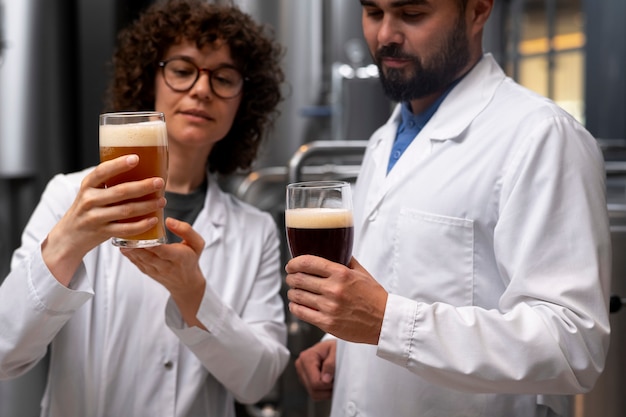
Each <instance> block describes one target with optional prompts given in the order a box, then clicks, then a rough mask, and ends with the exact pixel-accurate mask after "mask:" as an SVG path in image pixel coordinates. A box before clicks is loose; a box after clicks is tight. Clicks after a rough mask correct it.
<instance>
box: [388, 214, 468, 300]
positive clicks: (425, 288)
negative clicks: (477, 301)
mask: <svg viewBox="0 0 626 417" xmlns="http://www.w3.org/2000/svg"><path fill="white" fill-rule="evenodd" d="M393 239H394V241H393V247H394V250H393V254H394V259H393V266H392V268H393V270H392V271H393V272H392V274H391V275H392V276H391V282H390V283H389V284H390V288H389V290H390V292H392V293H395V294H398V295H401V296H403V297H408V298H411V299H414V300H417V301H423V302H426V303H433V302H437V301H441V302H446V303H450V304H454V305H457V306H461V305H471V304H472V301H473V297H472V295H473V285H474V222H473V221H472V220H468V219H461V218H456V217H447V216H442V215H438V214H433V213H426V212H421V211H416V210H411V209H408V208H403V209H401V210H400V215H399V217H398V221H397V223H396V230H395V233H394V234H393Z"/></svg>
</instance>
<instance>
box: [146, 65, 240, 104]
mask: <svg viewBox="0 0 626 417" xmlns="http://www.w3.org/2000/svg"><path fill="white" fill-rule="evenodd" d="M174 60H182V61H185V62H187V63H189V64H191V65H193V66H194V67H196V70H197V72H196V79H195V80H193V82H192V83H191V85H190V86H189V87H188V88H185V89H180V88H174V87H172V86H171V85H170V84H169V83H168V82H167V77H165V66H166V65H167V63H168V62H170V61H174ZM158 65H159V68H161V74H162V75H163V81H165V85H167V86H168V87H169V88H170V89H171V90H172V91H176V92H177V93H186V92H187V91H189V90H191V89H192V88H193V87H194V86H195V85H196V83H197V82H198V80H199V79H200V74H201V73H203V72H206V73H207V76H208V77H209V88H210V89H211V92H212V93H213V94H215V95H216V96H217V97H219V98H221V99H224V100H228V99H231V98H235V97H238V96H239V95H241V93H242V92H243V85H244V84H245V83H246V81H248V80H249V78H248V77H244V76H243V74H241V71H239V69H238V68H237V67H235V66H234V65H229V64H223V65H220V66H218V67H216V68H213V69H210V68H201V67H199V66H198V65H196V63H195V62H193V60H191V59H190V58H187V57H184V56H174V57H171V58H168V59H164V60H162V61H159V64H158ZM221 68H231V69H234V70H235V71H237V72H238V73H239V74H240V75H241V80H242V83H241V88H240V90H239V92H238V93H237V94H235V95H234V96H230V97H224V96H222V95H221V94H218V93H217V92H215V88H213V81H212V80H213V78H212V74H214V73H215V71H217V70H219V69H221Z"/></svg>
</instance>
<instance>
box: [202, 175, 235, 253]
mask: <svg viewBox="0 0 626 417" xmlns="http://www.w3.org/2000/svg"><path fill="white" fill-rule="evenodd" d="M208 187H209V189H208V190H207V195H206V198H205V200H204V207H203V209H202V210H201V211H200V213H199V214H198V218H197V219H196V221H195V222H194V229H195V230H196V231H197V232H198V233H199V234H200V235H201V236H202V238H203V239H204V249H205V250H206V249H207V248H208V247H210V246H211V245H213V244H215V243H216V242H218V241H220V240H221V239H222V235H223V233H224V224H225V223H226V214H227V213H226V202H225V196H224V195H223V192H222V190H221V189H220V187H219V184H218V183H217V181H215V179H214V178H213V177H212V176H211V175H209V186H208Z"/></svg>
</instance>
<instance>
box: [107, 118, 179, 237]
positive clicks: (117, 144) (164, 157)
mask: <svg viewBox="0 0 626 417" xmlns="http://www.w3.org/2000/svg"><path fill="white" fill-rule="evenodd" d="M99 142H100V161H101V162H104V161H108V160H111V159H114V158H117V157H118V156H122V155H128V154H136V155H138V156H139V164H138V165H137V166H136V167H135V168H133V169H131V170H130V171H127V172H124V173H122V174H120V175H117V176H115V177H113V178H111V179H110V180H109V181H107V182H106V184H105V187H112V186H114V185H117V184H121V183H124V182H130V181H139V180H142V179H145V178H151V177H161V178H163V180H166V179H167V163H168V151H167V130H166V128H165V116H164V115H163V113H160V112H149V111H146V112H122V113H104V114H101V115H100V135H99ZM164 193H165V191H164V190H161V192H159V193H153V194H148V195H145V196H143V197H141V198H139V199H132V200H129V201H145V200H150V199H153V198H157V197H161V196H163V194H164ZM143 217H157V218H158V219H159V221H158V222H157V224H156V225H155V226H154V227H152V228H151V229H149V230H147V231H145V232H143V233H141V234H138V235H136V236H129V237H124V238H121V237H114V238H113V239H112V243H113V244H114V245H115V246H122V247H127V248H145V247H150V246H156V245H160V244H162V243H166V235H165V223H164V219H163V209H160V210H158V211H156V212H154V213H149V214H148V215H146V216H142V217H133V218H129V219H125V220H120V221H123V222H135V221H138V220H140V219H141V218H143Z"/></svg>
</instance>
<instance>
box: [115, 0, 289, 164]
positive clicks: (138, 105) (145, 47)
mask: <svg viewBox="0 0 626 417" xmlns="http://www.w3.org/2000/svg"><path fill="white" fill-rule="evenodd" d="M218 39H220V40H225V41H226V43H227V44H228V46H229V47H230V53H231V56H232V58H233V60H234V63H235V65H236V66H237V67H238V68H239V70H240V71H241V73H242V74H243V76H244V77H245V83H244V87H243V91H242V96H241V104H240V106H239V109H238V111H237V114H236V116H235V120H234V122H233V126H232V127H231V129H230V131H229V132H228V133H227V134H226V136H225V137H224V138H223V139H222V140H221V141H219V142H218V143H217V144H216V145H215V146H214V147H213V150H212V152H211V154H210V155H209V158H208V161H207V164H208V169H209V171H210V172H218V173H220V174H230V173H233V172H236V171H237V170H243V171H245V170H249V169H250V167H251V165H252V163H253V162H254V160H255V158H256V156H257V153H258V150H259V147H260V145H261V142H262V140H263V138H264V134H265V133H266V131H267V130H268V129H269V128H270V127H271V126H272V125H273V123H274V121H275V119H276V117H277V116H278V110H277V106H278V103H279V102H280V101H281V100H282V99H283V96H282V92H281V83H282V82H283V81H284V73H283V71H282V68H281V67H280V60H281V58H282V56H283V48H282V46H281V45H279V44H278V43H277V42H276V41H274V39H273V37H272V34H271V33H268V28H267V27H265V26H263V25H260V24H258V23H256V22H255V21H254V20H253V19H252V18H251V17H250V16H249V15H247V14H245V13H243V12H242V11H241V10H239V9H238V8H237V7H236V6H223V5H216V4H211V3H208V2H206V1H201V0H173V1H167V2H157V3H156V4H153V5H152V6H150V7H148V8H147V9H146V10H145V12H144V13H142V14H141V15H140V17H139V18H138V19H137V20H135V21H134V22H133V23H132V24H131V25H130V26H128V27H127V28H125V29H123V30H122V31H120V33H119V36H118V45H117V48H116V50H115V53H114V55H113V74H112V79H111V84H110V86H109V88H108V90H107V100H106V105H107V107H108V111H131V110H153V109H154V103H155V91H154V90H155V77H156V74H157V71H158V70H159V66H158V63H159V61H160V60H162V59H163V57H164V54H165V53H166V51H167V49H168V48H169V47H171V46H172V45H175V44H178V43H180V42H183V41H188V40H190V41H195V42H196V45H197V47H198V48H199V49H200V48H202V47H203V46H205V45H210V44H212V43H214V42H215V41H216V40H218Z"/></svg>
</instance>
